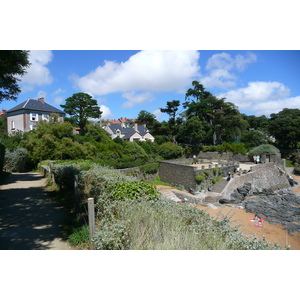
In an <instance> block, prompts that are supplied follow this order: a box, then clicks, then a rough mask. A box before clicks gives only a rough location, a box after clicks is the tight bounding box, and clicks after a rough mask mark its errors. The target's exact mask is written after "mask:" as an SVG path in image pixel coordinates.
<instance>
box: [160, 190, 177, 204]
mask: <svg viewBox="0 0 300 300" xmlns="http://www.w3.org/2000/svg"><path fill="white" fill-rule="evenodd" d="M160 192H161V194H162V195H163V196H164V197H165V198H168V199H170V200H173V201H175V202H181V200H180V199H179V198H178V197H177V196H176V195H175V194H174V193H173V192H172V191H170V190H164V191H160Z"/></svg>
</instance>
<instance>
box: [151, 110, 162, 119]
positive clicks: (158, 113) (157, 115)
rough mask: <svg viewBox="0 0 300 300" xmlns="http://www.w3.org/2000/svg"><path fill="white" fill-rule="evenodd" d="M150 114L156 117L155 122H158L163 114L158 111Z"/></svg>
mask: <svg viewBox="0 0 300 300" xmlns="http://www.w3.org/2000/svg"><path fill="white" fill-rule="evenodd" d="M152 114H153V115H154V116H156V119H157V120H160V119H161V118H162V116H163V113H162V112H161V111H160V109H156V110H155V111H154V112H153V113H152Z"/></svg>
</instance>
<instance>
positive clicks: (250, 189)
mask: <svg viewBox="0 0 300 300" xmlns="http://www.w3.org/2000/svg"><path fill="white" fill-rule="evenodd" d="M246 184H247V187H246ZM290 187H291V184H290V181H289V176H288V174H287V173H285V172H284V171H283V170H282V169H281V168H280V167H278V166H277V165H276V164H275V163H272V162H270V163H265V164H258V165H255V166H253V167H252V172H250V173H247V174H245V175H241V176H237V175H235V177H234V178H233V179H231V180H230V182H229V183H228V184H227V186H226V187H225V188H224V190H223V192H222V199H221V201H220V202H221V203H230V202H232V203H239V202H240V201H242V200H243V199H244V198H245V197H248V196H252V195H257V194H273V193H274V192H277V191H279V190H283V189H288V188H290ZM245 189H246V190H247V191H246V193H245ZM241 194H242V195H241Z"/></svg>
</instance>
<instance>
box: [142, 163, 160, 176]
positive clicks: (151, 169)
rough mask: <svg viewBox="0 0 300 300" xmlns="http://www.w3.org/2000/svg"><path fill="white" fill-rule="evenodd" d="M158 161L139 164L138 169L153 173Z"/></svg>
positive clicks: (155, 170)
mask: <svg viewBox="0 0 300 300" xmlns="http://www.w3.org/2000/svg"><path fill="white" fill-rule="evenodd" d="M158 168H159V163H152V164H146V165H143V166H140V170H141V171H142V172H143V173H144V174H155V173H156V172H157V171H158Z"/></svg>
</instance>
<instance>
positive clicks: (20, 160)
mask: <svg viewBox="0 0 300 300" xmlns="http://www.w3.org/2000/svg"><path fill="white" fill-rule="evenodd" d="M4 168H5V169H6V170H8V171H10V172H19V173H22V172H26V171H28V169H29V168H30V159H29V157H28V152H27V151H26V150H25V149H23V148H18V149H16V150H13V151H9V150H6V151H5V159H4Z"/></svg>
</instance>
